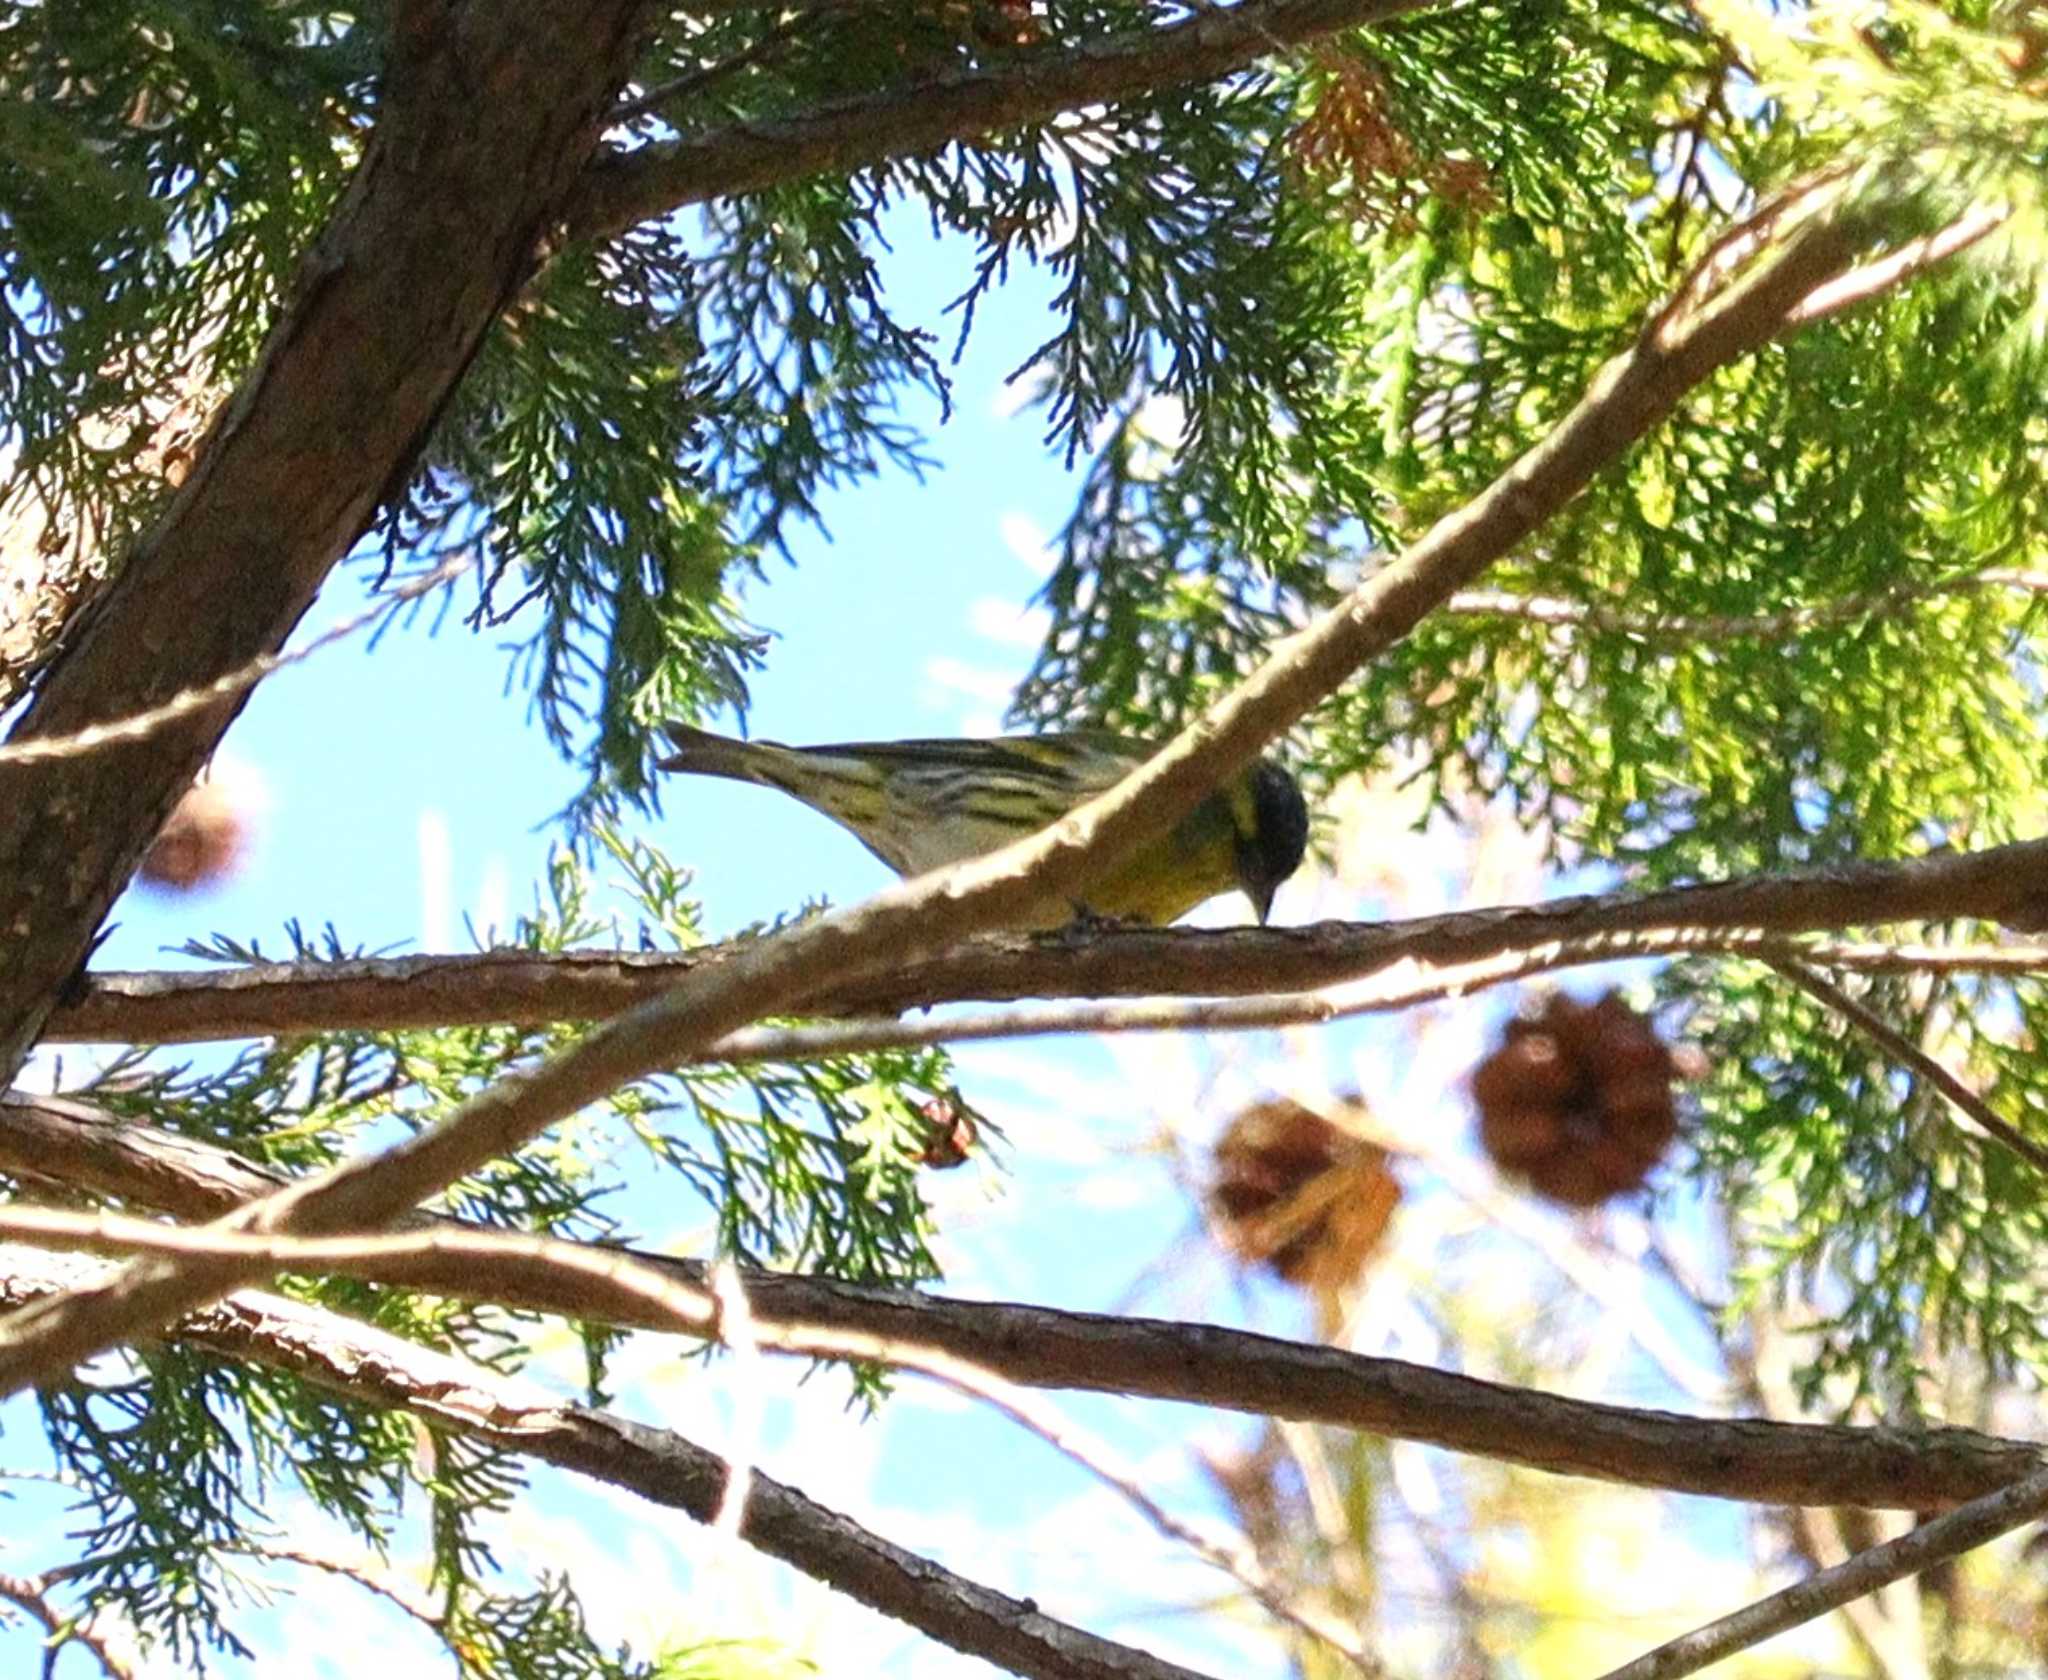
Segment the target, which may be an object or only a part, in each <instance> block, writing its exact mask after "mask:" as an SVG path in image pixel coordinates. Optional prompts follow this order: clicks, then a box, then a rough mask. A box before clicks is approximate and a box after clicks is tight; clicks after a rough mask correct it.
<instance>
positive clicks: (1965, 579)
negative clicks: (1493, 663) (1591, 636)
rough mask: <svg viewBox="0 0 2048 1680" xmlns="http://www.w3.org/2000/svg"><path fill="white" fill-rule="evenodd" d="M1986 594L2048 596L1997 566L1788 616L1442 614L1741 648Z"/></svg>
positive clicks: (1514, 610) (1585, 604) (1547, 600)
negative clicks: (1742, 644) (1748, 642)
mask: <svg viewBox="0 0 2048 1680" xmlns="http://www.w3.org/2000/svg"><path fill="white" fill-rule="evenodd" d="M1989 589H2010V590H2015V591H2017V592H2019V593H2022V594H2029V595H2040V594H2048V572H2044V571H2038V570H2034V569H2030V568H2026V567H2016V566H1998V567H1991V568H1988V569H1987V570H1984V571H1980V572H1971V573H1968V574H1967V575H1965V576H1962V577H1953V578H1942V579H1938V580H1935V581H1931V582H1926V583H1919V584H1906V585H1901V586H1899V587H1897V588H1893V589H1886V590H1882V591H1879V592H1877V593H1875V594H1870V595H1851V596H1848V597H1846V598H1845V599H1843V600H1839V601H1824V602H1821V603H1819V604H1817V605H1814V606H1810V607H1790V608H1787V609H1786V610H1785V611H1783V612H1776V613H1761V614H1755V615H1750V616H1743V615H1740V614H1726V615H1714V614H1696V613H1632V612H1628V611H1625V610H1622V609H1619V608H1614V607H1609V606H1606V605H1603V604H1601V603H1599V602H1594V601H1574V600H1571V599H1569V598H1567V597H1565V596H1561V595H1518V594H1515V593H1514V592H1512V591H1510V590H1505V589H1466V590H1461V591H1460V592H1459V593H1458V594H1456V595H1453V596H1452V597H1451V598H1450V599H1449V600H1448V601H1446V602H1445V603H1444V606H1443V610H1444V611H1445V612H1447V613H1453V614H1456V615H1459V616H1461V617H1467V618H1519V619H1526V620H1527V621H1528V622H1530V623H1532V624H1554V625H1583V626H1585V627H1586V628H1587V629H1590V630H1603V631H1611V632H1614V633H1617V634H1621V635H1628V636H1644V637H1655V638H1658V639H1660V640H1672V641H1681V642H1692V643H1696V642H1703V641H1713V642H1720V641H1739V640H1744V639H1748V638H1759V639H1770V638H1776V637H1790V636H1798V635H1803V634H1804V633H1805V632H1807V631H1809V630H1818V629H1824V628H1826V627H1828V626H1830V625H1836V624H1855V623H1860V622H1862V621H1865V620H1868V619H1873V618H1890V617H1897V616H1898V615H1900V614H1903V613H1907V612H1910V611H1912V610H1913V609H1914V608H1915V607H1919V606H1922V605H1925V604H1926V603H1927V602H1929V601H1939V600H1943V599H1945V598H1947V597H1950V596H1954V595H1962V594H1972V593H1976V592H1979V591H1982V590H1989Z"/></svg>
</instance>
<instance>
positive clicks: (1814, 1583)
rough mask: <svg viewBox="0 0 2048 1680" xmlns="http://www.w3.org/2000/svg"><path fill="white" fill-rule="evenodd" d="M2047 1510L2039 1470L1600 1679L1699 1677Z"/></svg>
mask: <svg viewBox="0 0 2048 1680" xmlns="http://www.w3.org/2000/svg"><path fill="white" fill-rule="evenodd" d="M2044 1514H2048V1470H2036V1471H2035V1472H2034V1473H2033V1474H2032V1475H2031V1476H2028V1477H2026V1478H2025V1479H2024V1480H2021V1481H2017V1482H2014V1483H2013V1484H2012V1485H2011V1486H2010V1487H2006V1488H2002V1489H2000V1490H1999V1491H1998V1492H1996V1493H1989V1494H1986V1495H1985V1496H1984V1497H1983V1498H1981V1499H1975V1500H1972V1501H1971V1502H1970V1503H1969V1504H1967V1505H1964V1506H1961V1507H1959V1508H1958V1509H1956V1510H1953V1511H1951V1512H1949V1513H1948V1514H1947V1515H1946V1516H1941V1517H1936V1518H1935V1519H1934V1521H1932V1522H1930V1523H1922V1524H1921V1525H1920V1526H1919V1527H1918V1528H1916V1529H1914V1530H1913V1531H1912V1532H1911V1533H1909V1534H1903V1535H1901V1536H1900V1537H1899V1538H1898V1539H1896V1540H1888V1541H1886V1542H1885V1543H1884V1544H1883V1545H1881V1546H1872V1547H1871V1548H1870V1549H1869V1550H1867V1551H1862V1552H1858V1553H1856V1555H1855V1556H1853V1557H1851V1558H1850V1559H1848V1560H1847V1561H1846V1562H1844V1563H1840V1564H1837V1565H1836V1566H1835V1567H1834V1568H1833V1569H1823V1570H1822V1571H1821V1572H1820V1573H1819V1574H1818V1575H1810V1576H1808V1577H1807V1578H1806V1579H1805V1580H1803V1581H1800V1582H1798V1583H1797V1584H1796V1585H1794V1586H1790V1587H1787V1588H1785V1590H1784V1591H1783V1592H1777V1593H1773V1594H1772V1595H1771V1596H1770V1597H1769V1598H1765V1599H1760V1600H1758V1601H1757V1602H1756V1603H1755V1604H1751V1605H1748V1606H1746V1607H1744V1608H1743V1609H1741V1610H1738V1611H1736V1612H1735V1613H1734V1614H1733V1615H1732V1616H1724V1617H1722V1618H1721V1620H1719V1621H1718V1622H1710V1623H1708V1624H1707V1625H1706V1626H1705V1627H1703V1628H1695V1629H1694V1630H1693V1631H1692V1632H1691V1633H1688V1634H1682V1635H1680V1636H1679V1637H1678V1638H1677V1639H1674V1640H1672V1641H1671V1642H1670V1643H1669V1644H1666V1645H1660V1646H1658V1647H1657V1649H1656V1650H1654V1651H1651V1652H1648V1653H1646V1654H1645V1655H1643V1656H1640V1657H1638V1658H1636V1660H1635V1661H1634V1662H1629V1663H1623V1664H1622V1665H1621V1667H1619V1668H1616V1669H1611V1670H1609V1671H1608V1672H1607V1673H1606V1674H1604V1675H1602V1676H1601V1677H1600V1680H1679V1677H1680V1676H1681V1675H1686V1674H1697V1673H1698V1672H1699V1671H1700V1670H1701V1669H1703V1668H1707V1667H1710V1666H1712V1665H1713V1664H1714V1663H1717V1662H1720V1661H1721V1660H1722V1659H1723V1658H1724V1657H1732V1656H1734V1655H1735V1653H1736V1652H1738V1651H1746V1650H1748V1649H1749V1648H1750V1647H1751V1646H1752V1645H1761V1644H1762V1643H1763V1642H1764V1641H1765V1640H1766V1639H1771V1638H1774V1637H1775V1636H1776V1635H1778V1634H1781V1633H1783V1632H1785V1631H1786V1629H1788V1628H1795V1627H1798V1626H1799V1625H1800V1624H1801V1623H1802V1622H1810V1621H1812V1620H1813V1619H1814V1618H1815V1617H1816V1616H1824V1615H1826V1614H1827V1612H1828V1611H1830V1610H1835V1609H1839V1608H1840V1607H1841V1606H1842V1605H1844V1604H1848V1603H1850V1602H1852V1601H1853V1600H1855V1599H1859V1598H1862V1597H1864V1596H1865V1595H1866V1594H1869V1593H1873V1592H1876V1591H1877V1590H1878V1589H1879V1588H1880V1587H1883V1586H1887V1585H1889V1584H1890V1583H1891V1582H1893V1581H1899V1580H1903V1579H1905V1578H1906V1577H1907V1576H1909V1575H1917V1574H1919V1573H1920V1571H1921V1570H1923V1569H1931V1568H1933V1567H1934V1565H1936V1564H1938V1563H1941V1562H1944V1561H1946V1560H1947V1559H1949V1558H1952V1557H1956V1556H1958V1555H1960V1554H1961V1553H1963V1552H1967V1551H1971V1550H1973V1549H1974V1548H1976V1547H1978V1546H1981V1545H1983V1544H1984V1543H1985V1542H1986V1541H1989V1540H1995V1539H1997V1538H1998V1536H1999V1535H2001V1534H2004V1533H2006V1532H2007V1531H2008V1530H2011V1529H2015V1528H2018V1527H2019V1526H2020V1525H2021V1524H2022V1523H2028V1522H2032V1521H2034V1520H2035V1519H2036V1518H2038V1517H2040V1516H2042V1515H2044Z"/></svg>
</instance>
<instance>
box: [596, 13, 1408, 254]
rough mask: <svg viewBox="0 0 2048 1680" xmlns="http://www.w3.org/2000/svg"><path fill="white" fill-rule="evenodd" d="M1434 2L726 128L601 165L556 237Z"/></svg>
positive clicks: (846, 165) (1166, 34)
mask: <svg viewBox="0 0 2048 1680" xmlns="http://www.w3.org/2000/svg"><path fill="white" fill-rule="evenodd" d="M1433 3H1434V0H1241V3H1240V4H1238V5H1235V6H1230V7H1220V6H1200V7H1196V8H1194V16H1192V17H1190V18H1188V19H1187V20H1186V21H1184V22H1181V23H1175V24H1170V25H1168V26H1167V27H1165V28H1163V29H1147V30H1142V31H1138V32H1135V33H1132V34H1127V35H1119V36H1112V37H1110V38H1108V39H1105V40H1101V41H1094V42H1089V43H1087V44H1085V45H1082V46H1078V47H1071V46H1070V47H1063V48H1048V49H1046V50H1045V51H1042V52H1035V53H1030V54H1021V55H1019V56H1018V57H1017V58H1016V59H1014V60H1010V61H1006V62H1005V63H1003V64H1001V65H999V66H994V67H991V68H988V69H982V70H973V71H967V72H964V73H958V74H954V75H949V76H935V77H931V78H928V79H926V80H922V81H915V82H909V83H906V84H905V85H903V86H901V87H893V88H889V89H886V90H885V91H883V92H881V93H874V94H866V95H863V96H860V97H858V98H852V99H842V100H836V101H834V102H832V103H830V104H827V105H821V106H819V107H818V108H817V109H815V110H812V111H807V112H805V113H803V114H802V115H800V116H794V117H780V118H774V119H766V120H762V121H757V122H738V123H732V124H729V125H727V126H725V127H721V128H714V129H710V130H708V131H706V132H704V133H701V134H694V135H686V136H684V137H683V138H681V139H679V140H670V141H660V142H655V143H651V144H648V145H644V146H638V147H635V148H634V149H633V150H631V151H623V152H621V151H614V152H609V153H605V154H602V155H600V156H599V157H598V158H597V159H596V160H595V161H594V162H593V163H592V164H591V166H590V168H589V170H588V171H587V172H586V174H585V176H584V179H583V181H582V184H581V185H580V187H579V188H578V190H577V193H576V196H575V198H574V200H573V201H572V203H571V206H570V211H569V236H570V237H571V238H573V239H579V240H590V239H606V238H609V237H611V236H612V235H613V234H617V233H623V232H625V231H626V229H628V228H630V227H632V226H633V225H634V223H636V222H643V221H646V220H648V219H649V218H651V217H655V216H662V215H666V214H667V213H668V212H669V211H671V210H676V209H679V208H681V207H682V206H683V205H686V204H699V203H702V202H703V201H705V200H706V199H712V198H730V197H734V196H737V195H740V194H744V193H751V192H760V191H761V190H762V189H764V188H766V187H772V186H777V185H779V184H781V183H782V182H785V181H793V180H797V179H799V178H801V177H803V176H806V175H821V174H844V173H846V172H848V171H851V170H855V169H861V168H865V167H867V166H869V165H872V164H877V163H886V162H887V161H889V160H890V159H891V158H899V157H912V156H916V155H917V154H919V153H923V152H932V151H937V150H938V149H939V148H940V147H942V146H946V145H950V144H952V143H953V142H954V141H962V140H965V141H971V140H973V139H975V138H977V137H978V136H980V135H984V134H987V133H989V132H991V131H992V130H995V129H1003V128H1018V127H1022V126H1025V125H1027V124H1030V123H1036V122H1044V121H1046V120H1047V119H1048V118H1051V117H1055V116H1058V115H1059V114H1060V113H1061V112H1063V111H1069V110H1074V109H1077V108H1079V107H1081V106H1086V105H1111V104H1115V103H1116V102H1117V101H1118V100H1122V99H1131V98H1135V97H1139V96H1142V95H1145V94H1150V93H1156V92H1158V91H1160V90H1162V89H1165V88H1171V87H1179V86H1184V85H1185V84H1187V83H1190V82H1205V81H1213V80H1215V79H1216V78H1217V77H1219V76H1226V75H1229V74H1230V73H1231V72H1233V71H1236V70H1242V69H1244V68H1245V67H1246V66H1248V65H1250V64H1253V63H1255V62H1256V61H1257V60H1259V59H1261V58H1263V57H1265V56H1266V55H1267V54H1268V53H1272V52H1280V51H1285V50H1286V49H1287V48H1289V47H1293V46H1299V45H1301V44H1303V43H1304V42H1308V41H1313V40H1317V39H1319V38H1320V37H1322V36H1325V35H1332V34H1335V33H1336V32H1337V31H1339V30H1343V29H1358V28H1363V27H1364V26H1366V25H1368V24H1373V23H1382V22H1384V21H1386V20H1387V19H1388V18H1392V17H1399V16H1400V15H1402V14H1403V13H1405V12H1411V11H1416V10H1420V9H1422V8H1423V7H1425V6H1427V5H1430V4H1433Z"/></svg>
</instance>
